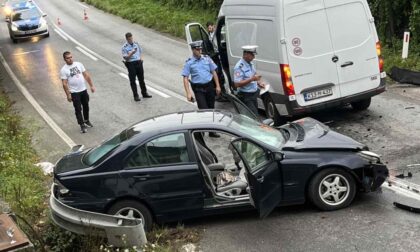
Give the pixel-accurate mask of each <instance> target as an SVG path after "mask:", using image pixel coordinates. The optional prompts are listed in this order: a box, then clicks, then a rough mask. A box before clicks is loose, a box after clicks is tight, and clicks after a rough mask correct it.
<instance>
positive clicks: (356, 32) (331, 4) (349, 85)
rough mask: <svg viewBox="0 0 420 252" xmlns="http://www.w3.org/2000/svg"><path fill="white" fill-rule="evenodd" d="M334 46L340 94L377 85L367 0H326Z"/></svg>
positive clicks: (375, 53) (375, 38)
mask: <svg viewBox="0 0 420 252" xmlns="http://www.w3.org/2000/svg"><path fill="white" fill-rule="evenodd" d="M324 2H325V9H326V13H327V17H328V20H329V22H328V23H329V27H330V31H331V40H332V46H333V48H334V51H335V55H336V56H337V57H338V61H337V72H338V79H339V83H340V92H341V96H342V97H345V96H349V95H354V94H357V93H361V92H364V91H367V90H371V89H374V88H376V87H378V86H379V84H380V80H381V78H380V70H379V64H378V55H377V52H376V42H377V41H378V38H377V34H376V29H375V25H374V22H373V17H372V15H371V13H370V10H369V6H368V5H367V3H366V1H365V0H324Z"/></svg>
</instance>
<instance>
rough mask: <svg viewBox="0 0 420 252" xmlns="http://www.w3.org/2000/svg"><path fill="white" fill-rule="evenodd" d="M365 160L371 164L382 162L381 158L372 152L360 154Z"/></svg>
mask: <svg viewBox="0 0 420 252" xmlns="http://www.w3.org/2000/svg"><path fill="white" fill-rule="evenodd" d="M358 154H359V156H361V157H362V158H363V159H365V160H367V161H368V162H369V163H373V164H377V163H379V162H380V156H379V155H378V154H376V153H373V152H371V151H361V152H359V153H358Z"/></svg>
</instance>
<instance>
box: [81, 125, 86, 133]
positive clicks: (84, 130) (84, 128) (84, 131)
mask: <svg viewBox="0 0 420 252" xmlns="http://www.w3.org/2000/svg"><path fill="white" fill-rule="evenodd" d="M80 132H82V133H86V132H87V129H86V125H84V124H81V125H80Z"/></svg>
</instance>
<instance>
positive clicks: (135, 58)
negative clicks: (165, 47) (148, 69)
mask: <svg viewBox="0 0 420 252" xmlns="http://www.w3.org/2000/svg"><path fill="white" fill-rule="evenodd" d="M134 48H137V51H136V52H135V53H134V54H133V55H131V57H130V58H129V59H127V60H126V61H127V62H133V61H138V60H140V56H141V53H142V52H143V50H142V49H141V47H140V46H139V44H138V43H136V42H134V43H133V44H129V43H128V42H125V43H124V45H123V47H122V50H121V51H122V56H123V57H127V55H128V54H129V53H130V52H131V51H132V50H134ZM124 59H125V58H124Z"/></svg>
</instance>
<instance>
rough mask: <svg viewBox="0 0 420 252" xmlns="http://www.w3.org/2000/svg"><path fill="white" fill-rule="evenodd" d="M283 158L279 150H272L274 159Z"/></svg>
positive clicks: (279, 159) (280, 159)
mask: <svg viewBox="0 0 420 252" xmlns="http://www.w3.org/2000/svg"><path fill="white" fill-rule="evenodd" d="M283 159H284V154H283V153H281V152H273V160H274V161H282V160H283Z"/></svg>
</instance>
